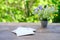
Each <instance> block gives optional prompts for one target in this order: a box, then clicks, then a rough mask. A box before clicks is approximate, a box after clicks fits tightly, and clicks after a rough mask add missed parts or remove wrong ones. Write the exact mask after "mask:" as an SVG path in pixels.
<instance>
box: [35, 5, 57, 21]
mask: <svg viewBox="0 0 60 40" xmlns="http://www.w3.org/2000/svg"><path fill="white" fill-rule="evenodd" d="M54 12H57V10H56V9H55V7H54V6H52V5H50V6H48V5H45V6H39V7H37V8H36V9H35V11H34V14H35V13H36V14H38V16H39V18H40V20H50V19H52V18H53V16H54Z"/></svg>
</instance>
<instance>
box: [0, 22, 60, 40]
mask: <svg viewBox="0 0 60 40" xmlns="http://www.w3.org/2000/svg"><path fill="white" fill-rule="evenodd" d="M21 26H22V27H31V28H35V29H36V32H35V34H34V35H26V36H21V37H17V36H16V34H14V33H12V32H11V31H12V30H14V29H16V28H17V27H21ZM40 27H41V24H40V23H0V40H60V23H49V24H48V26H47V28H45V29H42V28H40Z"/></svg>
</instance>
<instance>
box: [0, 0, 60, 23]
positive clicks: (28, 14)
mask: <svg viewBox="0 0 60 40" xmlns="http://www.w3.org/2000/svg"><path fill="white" fill-rule="evenodd" d="M39 5H54V6H55V7H56V8H57V9H58V12H57V13H55V15H56V16H54V19H51V20H50V21H49V22H53V23H60V0H0V22H40V20H39V18H38V15H34V14H33V10H34V9H35V8H36V7H37V6H39Z"/></svg>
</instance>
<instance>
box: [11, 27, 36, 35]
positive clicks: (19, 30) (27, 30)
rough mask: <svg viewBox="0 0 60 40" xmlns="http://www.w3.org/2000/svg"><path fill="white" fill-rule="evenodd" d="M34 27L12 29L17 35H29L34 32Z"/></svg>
mask: <svg viewBox="0 0 60 40" xmlns="http://www.w3.org/2000/svg"><path fill="white" fill-rule="evenodd" d="M34 31H36V29H33V28H27V27H18V28H17V29H15V30H13V31H12V32H13V33H16V35H17V36H23V35H29V34H34V33H35V32H34Z"/></svg>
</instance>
